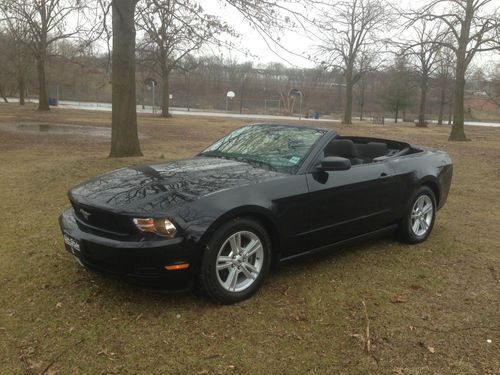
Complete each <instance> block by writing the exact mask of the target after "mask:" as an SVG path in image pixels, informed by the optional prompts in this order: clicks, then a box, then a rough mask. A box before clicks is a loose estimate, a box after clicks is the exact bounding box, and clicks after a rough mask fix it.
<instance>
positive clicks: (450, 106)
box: [448, 98, 453, 125]
mask: <svg viewBox="0 0 500 375" xmlns="http://www.w3.org/2000/svg"><path fill="white" fill-rule="evenodd" d="M452 99H453V98H450V100H449V101H448V125H451V122H452V121H453V100H452Z"/></svg>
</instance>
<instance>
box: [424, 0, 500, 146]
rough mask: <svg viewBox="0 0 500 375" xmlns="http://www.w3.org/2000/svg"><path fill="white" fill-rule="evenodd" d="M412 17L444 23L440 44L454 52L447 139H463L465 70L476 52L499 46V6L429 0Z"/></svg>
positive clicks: (488, 1) (480, 0)
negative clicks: (429, 0) (451, 103)
mask: <svg viewBox="0 0 500 375" xmlns="http://www.w3.org/2000/svg"><path fill="white" fill-rule="evenodd" d="M415 18H419V19H424V20H430V21H440V22H442V23H443V24H444V25H445V26H446V30H445V31H444V32H443V33H444V34H445V35H446V37H447V38H446V39H444V40H443V41H441V42H440V44H441V45H442V46H443V47H446V48H449V49H450V50H452V51H453V52H454V53H455V57H456V60H455V63H456V65H455V92H454V110H453V126H452V129H451V133H450V137H449V140H450V141H465V140H467V137H466V136H465V131H464V96H465V74H466V72H467V68H468V67H469V66H470V63H471V61H472V60H473V58H474V56H476V54H478V53H481V52H486V51H493V50H499V49H500V38H499V29H500V7H499V6H498V2H497V1H496V0H433V1H432V2H431V3H430V4H429V5H426V6H425V7H423V8H422V9H420V10H419V11H418V12H416V13H415Z"/></svg>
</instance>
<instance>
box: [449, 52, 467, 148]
mask: <svg viewBox="0 0 500 375" xmlns="http://www.w3.org/2000/svg"><path fill="white" fill-rule="evenodd" d="M464 65H465V64H464V62H459V61H457V74H456V82H455V95H454V98H455V100H454V101H455V103H454V109H453V125H452V127H451V133H450V137H449V138H448V140H449V141H466V140H467V137H466V136H465V131H464V92H465V69H464Z"/></svg>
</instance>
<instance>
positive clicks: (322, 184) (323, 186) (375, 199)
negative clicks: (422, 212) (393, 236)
mask: <svg viewBox="0 0 500 375" xmlns="http://www.w3.org/2000/svg"><path fill="white" fill-rule="evenodd" d="M393 175H394V173H393V169H392V167H391V165H390V164H389V163H388V162H385V161H382V162H376V163H370V164H360V165H353V166H352V167H351V168H350V169H349V170H345V171H317V170H314V169H313V170H311V171H310V172H309V173H307V174H306V179H307V183H308V188H309V195H308V203H309V204H308V206H309V217H310V225H309V231H308V232H307V233H304V239H305V242H307V243H308V244H309V247H310V248H311V249H312V248H317V247H321V246H325V245H328V244H331V243H334V242H338V241H342V240H345V239H348V238H352V237H355V236H358V235H361V234H365V233H369V232H372V231H374V230H377V229H380V228H383V227H385V226H387V225H388V224H389V223H390V222H391V220H393V219H394V216H393V211H394V204H393V202H395V199H397V197H398V196H399V187H398V184H397V182H396V179H395V178H394V177H393Z"/></svg>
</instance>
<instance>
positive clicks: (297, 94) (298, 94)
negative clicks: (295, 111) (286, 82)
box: [288, 89, 304, 120]
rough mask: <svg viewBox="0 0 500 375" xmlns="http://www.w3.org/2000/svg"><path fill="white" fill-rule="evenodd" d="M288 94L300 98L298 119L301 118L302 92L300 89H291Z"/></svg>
mask: <svg viewBox="0 0 500 375" xmlns="http://www.w3.org/2000/svg"><path fill="white" fill-rule="evenodd" d="M288 96H293V97H295V98H297V97H298V98H300V101H299V120H302V97H303V96H304V95H303V94H302V91H300V90H299V89H291V90H290V92H289V93H288Z"/></svg>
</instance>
